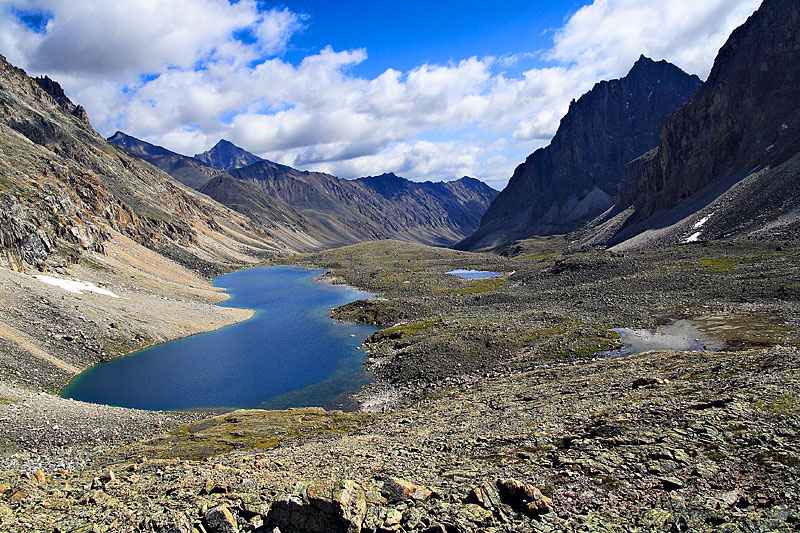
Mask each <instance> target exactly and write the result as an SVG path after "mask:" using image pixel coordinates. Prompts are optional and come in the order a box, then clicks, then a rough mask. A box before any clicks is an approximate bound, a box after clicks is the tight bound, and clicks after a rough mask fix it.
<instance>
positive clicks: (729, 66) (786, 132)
mask: <svg viewBox="0 0 800 533" xmlns="http://www.w3.org/2000/svg"><path fill="white" fill-rule="evenodd" d="M799 65H800V4H798V3H797V2H796V1H795V0H765V1H764V2H763V4H762V5H761V7H760V8H759V9H758V11H756V12H755V13H754V14H753V15H751V16H750V18H749V19H748V20H747V21H746V22H745V23H744V24H743V25H742V26H740V27H739V28H737V29H736V30H734V32H733V33H732V34H731V36H730V37H729V38H728V41H727V42H726V43H725V45H724V46H723V47H722V48H721V49H720V51H719V54H718V55H717V58H716V59H715V61H714V66H713V68H712V70H711V74H710V75H709V77H708V80H706V82H705V83H703V85H702V86H701V87H700V88H699V89H698V90H697V92H696V93H695V94H694V95H693V96H692V98H690V99H689V100H688V101H687V102H686V103H685V104H684V105H683V106H681V107H680V109H678V110H677V111H676V112H675V113H673V114H672V115H670V116H669V117H668V118H667V119H666V120H665V122H664V125H663V127H662V129H661V136H660V142H659V145H658V148H657V150H655V151H654V152H653V153H651V154H648V155H647V157H645V158H643V159H642V160H638V161H635V162H633V163H632V164H631V165H629V166H628V167H627V169H626V175H627V178H626V180H627V182H626V185H625V187H624V188H623V190H622V191H621V193H620V196H619V200H618V202H617V211H623V210H625V209H629V214H630V216H629V217H628V218H627V220H626V221H625V223H624V224H623V225H622V229H621V230H619V231H618V232H617V234H616V235H615V237H614V238H612V239H611V242H612V243H613V242H619V241H621V240H623V239H626V238H630V237H631V235H633V234H635V233H637V232H640V231H642V230H645V229H648V228H652V227H654V226H664V225H666V224H667V223H668V222H670V221H666V220H656V218H659V216H660V214H663V213H665V212H667V211H669V210H671V209H675V208H677V207H678V206H679V205H682V204H683V205H684V207H686V208H687V209H686V211H694V210H696V209H697V208H698V207H702V206H703V205H706V204H708V201H709V200H710V198H709V200H706V199H702V198H700V197H701V196H702V195H703V194H705V193H709V194H710V196H711V198H713V197H714V196H715V194H714V191H712V190H711V189H714V188H716V189H718V190H725V189H727V188H728V187H729V186H731V185H732V184H734V183H736V182H738V181H739V180H740V179H742V178H744V177H745V176H748V175H749V174H751V173H753V172H754V171H760V170H762V169H767V168H769V169H772V170H771V172H773V173H775V175H776V176H783V177H784V179H787V180H788V181H787V186H788V189H786V190H785V191H784V193H783V195H784V197H787V196H792V195H796V194H797V189H798V187H797V176H796V174H795V177H794V179H792V178H791V176H787V174H786V172H785V171H781V170H780V169H779V167H780V166H781V165H783V164H784V163H786V162H789V161H790V160H791V158H793V157H794V156H796V154H797V153H798V152H800V106H799V105H798V87H800V68H798V66H799ZM792 166H793V167H794V166H796V164H795V163H792ZM776 171H777V172H776ZM760 179H763V177H761V178H760ZM707 196H708V195H707ZM750 197H751V200H752V201H751V202H748V203H751V204H752V203H753V202H755V203H759V202H762V201H770V202H771V200H769V199H768V198H766V197H765V196H764V195H759V194H757V193H756V194H752V195H751V196H750ZM690 202H694V203H695V204H698V205H693V206H691V207H689V205H688V204H689V203H690ZM773 207H774V205H773ZM794 207H796V204H794V206H793V205H787V206H785V208H786V209H789V210H791V209H793V208H794ZM631 208H632V209H631ZM778 214H779V213H776V212H772V213H770V212H769V211H765V212H764V213H763V214H762V215H763V216H765V217H768V218H769V217H773V216H777V215H778ZM719 215H720V213H719V212H718V213H717V215H716V216H715V217H714V218H715V219H716V221H719V220H720V219H721V217H720V216H719ZM661 218H663V217H661ZM673 218H675V217H673ZM728 225H729V226H730V225H731V224H728ZM733 230H735V228H731V231H733Z"/></svg>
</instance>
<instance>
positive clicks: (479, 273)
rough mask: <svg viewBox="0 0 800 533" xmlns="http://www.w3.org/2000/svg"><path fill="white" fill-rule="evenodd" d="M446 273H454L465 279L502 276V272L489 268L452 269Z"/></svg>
mask: <svg viewBox="0 0 800 533" xmlns="http://www.w3.org/2000/svg"><path fill="white" fill-rule="evenodd" d="M445 274H452V275H453V276H458V277H459V278H464V279H486V278H496V277H498V276H501V275H502V274H501V273H500V272H490V271H488V270H461V269H459V270H451V271H450V272H445Z"/></svg>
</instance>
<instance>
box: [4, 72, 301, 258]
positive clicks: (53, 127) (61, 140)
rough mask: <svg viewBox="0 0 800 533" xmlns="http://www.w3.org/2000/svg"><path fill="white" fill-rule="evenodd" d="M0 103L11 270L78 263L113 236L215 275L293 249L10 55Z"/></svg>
mask: <svg viewBox="0 0 800 533" xmlns="http://www.w3.org/2000/svg"><path fill="white" fill-rule="evenodd" d="M0 108H2V109H3V112H2V113H0V139H2V143H0V155H1V156H2V161H3V163H4V166H3V171H2V175H1V176H0V193H2V194H0V264H2V265H3V266H7V267H11V268H13V269H24V268H26V267H37V268H39V269H42V270H43V269H46V268H48V267H50V266H53V265H58V264H65V263H71V262H75V261H77V260H78V259H79V258H80V257H81V256H82V254H83V253H84V252H85V251H110V250H109V248H108V247H109V245H110V243H112V242H114V239H115V236H119V237H125V238H129V239H132V240H133V241H135V242H136V243H138V244H139V245H142V246H145V247H147V248H150V249H152V250H155V251H157V252H159V253H161V254H162V255H164V256H166V257H169V258H172V259H174V260H176V261H177V262H179V263H181V264H183V265H185V266H188V267H189V268H192V269H194V270H198V271H201V272H207V273H208V272H216V271H219V270H221V269H229V268H233V267H235V266H241V265H242V264H243V263H248V262H254V261H256V260H258V258H260V257H264V256H267V255H274V254H277V253H285V250H286V246H285V244H284V243H282V242H278V241H276V240H273V239H270V238H265V236H264V235H260V234H257V233H256V232H254V231H252V230H250V229H247V228H248V227H250V226H251V224H250V222H249V220H248V219H247V218H246V217H245V216H242V215H240V214H239V213H236V212H234V211H232V210H230V209H228V208H227V207H224V206H223V205H221V204H219V203H218V202H215V201H213V200H211V199H210V198H208V197H207V196H205V195H202V194H200V193H198V192H196V191H194V190H192V189H190V188H188V187H185V186H184V185H182V184H180V183H178V182H176V181H175V180H173V179H172V178H171V177H169V176H168V175H167V174H166V173H164V172H162V171H161V170H159V169H157V168H155V167H153V166H151V165H149V164H147V163H144V162H142V161H141V160H140V159H138V158H136V157H133V156H131V155H130V154H129V153H127V152H126V151H124V150H122V149H120V148H118V147H116V146H114V145H113V144H110V143H108V142H106V141H105V140H104V139H103V138H102V137H100V136H99V135H98V134H97V133H96V132H95V131H94V130H93V129H92V128H91V125H90V124H89V122H88V120H87V118H86V114H85V112H84V111H83V108H81V107H80V106H78V105H75V104H73V103H72V102H71V101H69V99H68V98H67V97H66V96H65V95H64V92H63V91H62V90H61V87H60V86H59V85H58V84H57V83H56V82H54V81H52V80H50V79H48V78H40V79H37V80H34V79H31V78H30V77H28V76H27V75H26V74H25V72H24V71H23V70H21V69H18V68H16V67H14V66H12V65H10V64H9V63H8V62H7V61H6V60H5V58H3V57H2V56H0Z"/></svg>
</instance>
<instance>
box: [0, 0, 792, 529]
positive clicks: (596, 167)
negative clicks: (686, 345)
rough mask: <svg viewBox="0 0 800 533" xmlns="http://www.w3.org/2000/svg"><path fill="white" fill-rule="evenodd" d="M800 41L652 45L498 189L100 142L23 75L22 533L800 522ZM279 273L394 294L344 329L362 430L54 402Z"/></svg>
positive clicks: (18, 396) (3, 497) (2, 172)
mask: <svg viewBox="0 0 800 533" xmlns="http://www.w3.org/2000/svg"><path fill="white" fill-rule="evenodd" d="M798 36H800V5H798V3H797V2H796V1H792V0H764V2H763V3H762V5H761V6H760V7H759V8H758V10H757V11H755V12H754V13H753V14H752V15H751V16H750V17H749V18H748V20H747V21H746V22H745V23H744V24H742V25H741V26H740V27H739V28H737V29H736V30H735V31H734V32H733V33H732V34H731V35H730V37H729V38H728V40H727V42H726V43H725V45H724V46H723V47H722V48H721V49H720V51H719V54H718V55H717V57H716V60H715V62H714V66H713V68H712V70H711V73H710V75H709V76H708V78H707V79H706V80H704V81H702V82H701V80H700V79H699V78H698V77H697V76H694V75H689V74H686V73H685V72H683V71H681V70H680V69H679V68H678V67H676V66H674V65H672V64H670V63H668V62H666V61H663V60H662V61H654V60H651V59H649V58H647V57H645V56H644V55H642V56H641V57H640V58H639V60H638V61H636V63H635V64H634V65H633V66H632V67H631V69H630V71H629V72H628V74H627V75H626V76H624V77H622V78H620V79H616V80H610V81H601V82H598V83H597V84H596V85H595V86H594V88H593V89H592V90H591V91H589V92H587V93H586V94H584V95H583V96H582V97H580V98H578V99H577V100H574V101H573V102H572V103H571V104H570V106H569V111H568V112H567V114H566V115H565V116H564V117H563V118H562V120H561V123H560V126H559V128H558V131H557V132H556V134H555V136H554V137H553V139H552V141H551V143H550V145H549V146H547V147H544V148H540V149H538V150H536V151H535V152H533V153H532V154H531V155H530V156H529V157H528V158H527V159H526V161H525V162H523V163H522V164H520V165H519V166H518V167H517V169H516V170H515V172H514V174H513V176H512V177H511V180H510V181H509V184H508V186H507V187H506V188H505V189H504V190H503V191H501V192H500V193H498V192H497V191H494V190H493V189H491V188H490V187H488V186H487V185H485V184H484V183H483V182H482V181H479V180H477V179H474V178H469V177H463V178H461V179H457V180H453V181H448V182H415V181H411V180H408V179H405V178H402V177H400V176H398V175H396V174H394V173H385V174H382V175H379V176H369V177H362V178H358V179H340V178H337V177H335V176H333V175H330V174H326V173H322V172H311V171H304V170H298V169H295V168H292V167H289V166H286V165H281V164H278V163H275V162H272V161H269V160H267V159H264V158H262V157H260V156H258V155H255V154H251V153H249V152H247V151H246V150H244V149H242V148H240V147H238V146H236V145H234V144H233V143H231V142H229V141H226V140H224V139H223V140H220V141H219V142H218V143H217V144H216V145H215V146H213V147H212V148H210V149H209V150H208V151H206V152H203V153H200V154H197V155H195V156H194V157H190V156H186V155H182V154H179V153H176V152H173V151H171V150H168V149H167V148H164V147H161V146H156V145H154V144H151V143H148V142H146V141H143V140H140V139H136V138H135V137H131V136H129V135H126V134H124V133H122V132H119V131H117V132H116V133H115V134H114V135H112V136H111V137H109V138H108V139H107V140H104V139H103V138H102V137H101V136H100V135H99V134H98V133H96V132H95V131H94V130H93V129H92V125H91V123H90V119H91V117H90V116H88V115H87V113H86V110H85V109H84V108H83V107H81V106H80V105H77V104H75V103H73V102H72V101H71V100H70V99H69V98H68V97H67V96H66V94H65V93H64V91H63V90H62V89H61V86H60V85H59V84H58V83H57V82H56V81H54V80H52V79H50V78H48V77H39V78H30V77H28V76H27V74H26V73H25V72H24V71H23V70H21V69H18V68H16V67H14V66H12V65H11V64H10V63H8V62H7V61H6V60H5V59H4V58H2V57H1V56H0V110H2V113H0V302H2V305H1V306H0V529H2V530H4V531H13V532H16V531H19V532H22V531H26V532H27V531H43V532H44V531H47V532H54V531H59V532H60V531H142V532H144V531H147V532H182V533H184V532H185V533H243V532H272V533H275V532H280V533H293V532H317V531H320V532H321V531H333V532H342V533H360V532H363V533H390V532H393V533H394V532H415V533H422V532H424V533H434V532H435V533H453V532H458V533H475V532H484V531H486V532H520V531H525V532H544V531H553V532H555V531H641V532H650V531H653V532H655V531H670V532H680V531H709V532H710V531H732V532H733V531H787V532H788V531H796V530H797V529H798V528H800V484H798V479H800V231H799V230H800V187H799V186H798V184H800V159H799V158H800V111H798V109H800V107H798V105H797V104H798V93H797V87H798V85H800V80H798V75H800V69H798V65H800V37H798ZM111 131H113V129H112V130H111ZM230 138H234V139H235V138H236V137H230ZM192 151H194V150H192ZM448 247H450V248H448ZM276 265H292V268H295V267H304V268H320V269H325V271H326V272H327V273H326V274H324V275H322V277H321V281H323V282H325V283H328V284H345V285H348V286H350V287H353V288H356V289H359V290H362V291H366V292H368V293H370V294H373V295H375V297H374V298H371V299H362V300H357V301H354V302H352V303H349V304H345V305H342V306H340V307H337V308H335V309H332V310H331V311H330V317H331V320H330V327H331V328H333V329H334V330H335V329H336V324H337V323H340V322H341V321H347V322H355V323H359V324H369V325H371V326H375V327H377V328H379V329H378V330H377V331H375V333H373V334H372V335H371V336H370V337H368V338H367V340H366V341H365V342H364V344H363V345H362V346H360V347H359V349H360V350H361V352H360V353H363V354H364V355H363V357H364V359H363V360H364V363H363V367H364V369H366V371H368V372H369V374H370V376H371V378H372V381H371V382H370V383H369V384H367V385H365V386H363V387H361V388H360V389H359V390H357V391H354V392H353V394H352V395H351V398H350V399H351V403H352V405H353V406H354V410H352V411H340V410H325V409H322V408H319V407H307V406H298V407H296V408H292V409H286V410H260V409H240V410H227V409H217V410H213V411H209V410H200V409H194V410H185V411H142V410H136V409H125V408H121V407H113V406H106V405H99V404H91V403H85V402H80V401H75V400H71V399H65V398H62V397H60V396H59V393H60V392H61V391H62V390H63V389H64V387H65V386H66V385H67V383H69V382H70V380H72V378H74V376H75V375H77V374H79V373H80V372H82V371H83V370H85V369H87V368H89V367H90V366H92V365H95V364H101V363H102V362H104V361H108V360H109V359H112V358H116V357H121V356H126V355H128V354H131V353H133V352H136V351H138V350H140V349H143V348H146V347H149V346H152V345H155V344H159V343H162V342H167V341H170V340H174V339H179V338H183V337H187V336H190V335H194V334H196V333H201V332H205V331H210V330H213V329H217V328H221V327H225V326H228V325H231V324H234V323H237V322H241V321H245V320H247V319H249V318H250V317H251V316H253V314H254V313H255V311H253V310H249V309H238V308H232V307H226V306H219V305H217V304H219V303H221V302H222V301H224V300H225V299H227V298H228V296H227V295H226V294H225V292H224V291H223V290H222V289H220V288H219V287H218V286H216V285H215V283H214V280H213V279H212V278H213V276H217V275H219V274H222V273H226V272H231V271H235V270H242V269H246V268H249V267H254V266H276ZM281 268H286V267H284V266H281ZM456 269H470V270H479V271H487V272H492V273H497V275H495V276H491V277H487V278H485V279H464V278H460V277H458V276H454V275H452V274H450V273H449V272H451V271H453V270H456ZM261 312H263V313H265V317H262V318H265V319H267V320H269V318H270V317H269V315H268V314H266V313H268V311H259V313H261ZM276 312H280V311H279V310H278V311H276ZM310 312H311V311H310ZM314 312H316V311H314ZM326 313H327V312H326ZM324 316H325V318H324V320H323V322H325V323H326V324H327V316H328V315H327V314H325V315H324ZM668 327H672V328H675V329H676V330H679V331H680V332H681V334H682V335H684V336H685V337H686V339H688V340H689V341H694V344H696V345H699V348H698V349H697V350H696V351H686V350H685V349H682V348H681V349H678V348H676V347H675V346H672V345H671V344H670V341H669V339H666V338H665V337H664V335H663V332H664V331H665V328H668ZM681 328H683V329H681ZM626 331H627V332H638V333H641V334H643V335H651V336H653V337H658V338H659V340H661V341H662V346H663V348H659V349H656V350H652V351H645V352H643V353H635V354H634V355H628V354H629V353H631V352H626V351H625V349H626V340H625V336H624V333H625V332H626ZM366 335H367V334H365V336H366ZM292 336H298V337H299V336H308V337H312V336H313V335H309V334H308V332H306V331H296V332H289V334H288V335H287V338H290V339H291V337H292ZM351 336H352V335H346V334H342V337H346V338H347V339H349V338H350V337H351ZM361 338H363V337H361ZM312 340H313V339H312ZM707 340H709V341H713V342H706V341H707ZM275 342H277V341H275ZM358 342H360V339H358V340H354V341H353V343H354V344H357V343H358ZM231 345H232V347H231V349H235V348H234V347H233V343H231ZM225 355H226V354H225V353H220V354H219V358H220V360H221V361H222V360H224V359H225ZM297 356H302V357H307V358H308V357H311V355H310V354H308V353H303V354H299V355H297ZM203 371H208V370H207V369H200V368H198V369H197V372H198V373H199V372H203ZM210 371H211V372H212V375H213V368H212V369H211V370H210ZM191 377H192V376H189V378H191ZM224 386H231V385H230V384H226V385H224ZM221 387H223V385H221Z"/></svg>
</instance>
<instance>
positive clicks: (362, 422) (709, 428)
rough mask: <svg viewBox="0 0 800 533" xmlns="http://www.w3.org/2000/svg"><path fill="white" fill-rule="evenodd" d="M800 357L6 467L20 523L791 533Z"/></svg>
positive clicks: (340, 416) (72, 527) (9, 516)
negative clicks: (59, 467) (75, 462)
mask: <svg viewBox="0 0 800 533" xmlns="http://www.w3.org/2000/svg"><path fill="white" fill-rule="evenodd" d="M798 355H799V354H798V349H797V348H796V347H773V348H769V349H761V350H748V351H744V352H716V353H712V352H703V353H679V352H650V353H647V354H643V355H639V356H632V357H628V358H620V359H614V360H609V361H599V362H594V363H589V364H583V365H574V366H557V367H550V368H543V369H539V370H533V371H529V372H521V373H511V374H507V375H505V374H503V375H495V376H491V377H489V378H486V377H483V376H468V377H463V378H457V379H452V380H450V381H449V382H448V385H447V386H445V387H442V388H441V389H439V391H438V392H437V393H434V394H432V395H431V396H430V397H428V398H425V399H424V400H421V401H420V402H418V403H416V404H415V405H414V406H413V407H410V408H407V409H402V410H399V411H397V412H393V413H385V414H372V415H370V414H363V413H339V412H325V411H321V410H313V409H302V410H290V411H283V412H265V411H237V412H234V413H230V414H227V415H223V416H220V417H217V418H212V419H210V420H207V421H204V422H199V423H195V424H190V425H188V426H185V427H184V428H182V429H180V430H178V431H175V432H173V433H172V434H171V435H169V436H165V437H163V438H161V439H156V440H155V441H150V442H146V443H142V444H139V445H135V446H133V447H129V448H124V449H121V450H117V452H116V453H115V454H114V455H111V456H109V457H106V458H105V459H104V462H105V465H104V467H103V468H102V470H97V471H91V472H66V471H61V472H47V473H44V472H41V471H39V472H36V473H5V474H3V475H2V476H0V491H2V492H3V496H4V497H3V500H2V505H1V506H0V519H2V523H3V527H4V528H5V529H7V530H12V531H29V530H41V531H83V530H91V528H94V530H99V531H119V530H144V531H187V532H188V531H209V532H210V531H214V532H232V531H273V530H274V528H276V527H277V528H279V529H280V531H283V532H288V531H342V532H345V531H364V532H366V531H430V532H433V531H437V532H438V531H560V530H582V531H597V530H611V531H631V530H640V531H668V530H669V531H712V530H713V531H717V530H721V531H764V530H776V531H790V530H795V529H796V528H797V527H800V512H798V509H800V490H799V488H798V482H797V480H798V479H799V477H798V473H800V472H798V469H799V468H800V453H799V448H800V446H798V442H799V441H800V416H799V415H800V403H798V398H799V397H800V357H798Z"/></svg>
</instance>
